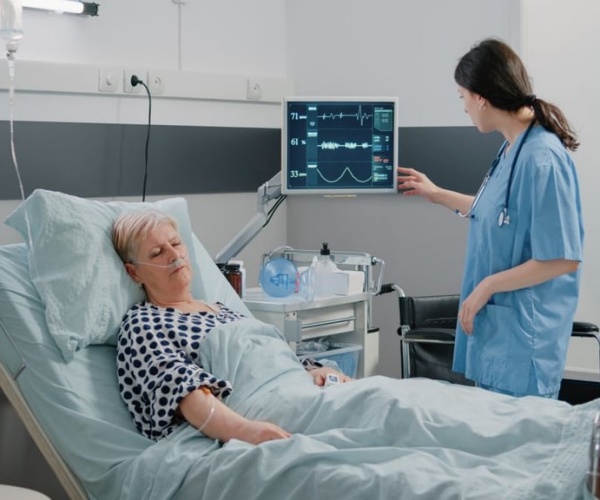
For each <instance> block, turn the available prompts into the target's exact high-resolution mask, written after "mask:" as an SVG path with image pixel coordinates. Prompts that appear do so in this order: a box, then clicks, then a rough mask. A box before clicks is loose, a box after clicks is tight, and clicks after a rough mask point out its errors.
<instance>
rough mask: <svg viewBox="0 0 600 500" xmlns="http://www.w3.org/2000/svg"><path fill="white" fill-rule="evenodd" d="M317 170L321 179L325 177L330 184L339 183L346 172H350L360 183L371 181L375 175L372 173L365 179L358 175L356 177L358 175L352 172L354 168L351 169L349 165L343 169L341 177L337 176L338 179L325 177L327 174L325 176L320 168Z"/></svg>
mask: <svg viewBox="0 0 600 500" xmlns="http://www.w3.org/2000/svg"><path fill="white" fill-rule="evenodd" d="M316 170H317V174H319V177H320V178H321V179H323V180H324V181H325V182H326V183H328V184H337V183H338V182H339V181H340V180H341V178H342V177H344V175H346V172H347V173H348V174H350V177H352V178H353V179H354V180H355V181H356V182H358V183H359V184H366V183H367V182H370V181H371V180H372V179H373V176H372V175H370V176H369V177H368V178H367V179H364V180H363V179H359V178H358V177H356V176H355V175H354V174H353V173H352V170H350V168H349V167H345V168H344V170H343V171H342V173H341V174H340V175H339V177H337V178H336V179H328V178H327V177H325V176H324V175H323V174H322V173H321V171H320V170H319V169H318V168H316Z"/></svg>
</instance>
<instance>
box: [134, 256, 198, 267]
mask: <svg viewBox="0 0 600 500" xmlns="http://www.w3.org/2000/svg"><path fill="white" fill-rule="evenodd" d="M186 260H187V256H186V257H182V258H179V259H175V260H174V261H173V262H171V263H170V264H152V263H150V262H138V261H133V262H132V264H139V265H142V266H150V267H158V268H160V269H170V268H172V267H174V268H176V267H180V266H183V264H185V261H186Z"/></svg>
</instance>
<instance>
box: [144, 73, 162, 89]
mask: <svg viewBox="0 0 600 500" xmlns="http://www.w3.org/2000/svg"><path fill="white" fill-rule="evenodd" d="M145 83H146V85H148V88H149V89H150V93H151V94H152V95H160V94H164V93H165V77H164V75H162V74H161V72H160V71H157V70H152V69H149V70H148V76H147V79H146V82H145Z"/></svg>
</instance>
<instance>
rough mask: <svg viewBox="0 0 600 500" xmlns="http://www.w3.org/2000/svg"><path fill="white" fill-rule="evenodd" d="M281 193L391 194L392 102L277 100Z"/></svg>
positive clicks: (393, 172) (385, 99) (395, 136)
mask: <svg viewBox="0 0 600 500" xmlns="http://www.w3.org/2000/svg"><path fill="white" fill-rule="evenodd" d="M283 118H284V119H283V127H282V141H281V142H282V172H281V177H282V188H281V190H282V193H284V194H324V195H336V194H339V195H344V194H362V193H396V192H397V171H396V166H397V165H398V157H397V155H398V125H397V119H398V99H397V98H396V97H288V98H285V99H284V100H283Z"/></svg>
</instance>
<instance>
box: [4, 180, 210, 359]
mask: <svg viewBox="0 0 600 500" xmlns="http://www.w3.org/2000/svg"><path fill="white" fill-rule="evenodd" d="M150 208H153V209H156V210H160V211H162V212H165V213H167V214H169V215H171V216H172V217H173V218H175V220H177V222H178V224H179V232H180V234H181V237H182V240H183V241H184V243H185V244H186V246H187V247H188V252H190V253H191V252H193V248H194V246H193V245H194V243H193V239H192V229H191V223H190V219H189V215H188V210H187V202H186V200H185V199H184V198H167V199H164V200H159V201H156V202H152V203H150V202H145V203H142V202H139V203H128V202H119V201H113V202H101V201H94V200H88V199H84V198H78V197H76V196H71V195H67V194H64V193H60V192H56V191H48V190H44V189H37V190H35V191H34V192H33V193H32V194H31V195H30V196H29V197H28V198H27V199H26V200H25V202H23V203H22V204H21V205H20V206H19V207H18V208H17V209H16V210H15V211H14V212H13V213H12V214H11V215H9V217H8V218H7V219H6V221H5V223H6V224H7V225H8V226H10V227H12V228H14V229H16V230H17V231H18V232H19V233H20V234H21V235H22V236H23V239H24V240H25V242H26V243H27V246H28V248H29V274H30V276H31V281H32V282H33V284H34V286H35V287H36V289H37V291H38V293H39V294H40V297H41V299H42V301H43V303H44V305H45V307H46V311H45V316H46V322H47V324H48V330H49V331H50V334H51V335H52V337H53V338H54V341H55V342H56V344H57V345H58V347H59V349H60V351H61V353H62V355H63V357H64V359H65V361H70V360H71V359H73V355H74V353H75V352H76V351H77V350H79V349H82V348H83V347H85V346H86V345H88V344H105V343H109V344H110V343H112V344H114V343H116V336H117V332H118V330H119V326H120V324H121V319H122V317H123V315H124V314H125V312H126V311H127V310H128V309H129V308H130V307H131V306H132V305H133V304H134V303H136V302H139V301H140V300H143V299H144V292H143V290H141V289H140V288H138V287H137V286H136V285H135V283H134V282H133V280H132V279H131V278H130V277H129V276H128V274H127V272H126V271H125V267H124V266H123V263H122V262H121V259H120V258H119V256H118V254H117V252H116V251H115V249H114V247H113V245H112V240H111V231H112V226H113V223H114V221H115V220H116V218H117V217H118V216H119V215H120V214H121V213H122V212H124V211H132V210H143V209H150ZM190 264H191V266H192V272H193V275H194V280H193V283H192V292H193V294H194V295H195V296H196V297H199V298H203V295H204V294H203V293H202V292H203V290H202V287H201V285H200V280H199V276H200V271H199V269H198V266H197V264H196V262H195V260H194V259H190Z"/></svg>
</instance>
